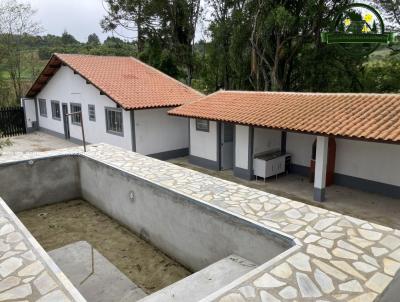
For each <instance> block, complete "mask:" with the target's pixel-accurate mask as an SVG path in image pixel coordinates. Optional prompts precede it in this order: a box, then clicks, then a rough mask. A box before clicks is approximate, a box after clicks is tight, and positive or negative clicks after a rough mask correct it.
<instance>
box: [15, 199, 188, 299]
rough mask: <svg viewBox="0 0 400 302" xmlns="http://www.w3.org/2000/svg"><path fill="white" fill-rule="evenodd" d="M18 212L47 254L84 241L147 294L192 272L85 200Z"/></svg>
mask: <svg viewBox="0 0 400 302" xmlns="http://www.w3.org/2000/svg"><path fill="white" fill-rule="evenodd" d="M17 215H18V217H19V218H20V219H21V221H22V222H23V223H24V224H25V226H26V227H27V228H28V229H29V231H30V232H31V233H32V235H33V236H34V237H35V238H36V239H37V240H38V241H39V243H40V244H41V245H42V246H43V248H44V249H45V250H46V251H47V252H50V255H51V251H53V250H57V249H60V248H63V247H66V246H68V245H69V249H71V246H72V247H73V246H74V244H76V243H77V242H86V243H87V244H88V246H90V247H93V248H94V250H95V252H96V253H99V256H104V257H105V258H106V260H108V261H109V262H110V263H111V264H112V266H114V267H116V268H117V269H118V270H119V271H120V272H121V273H122V274H123V275H125V276H126V277H127V278H128V279H130V280H131V281H132V283H134V284H135V285H137V286H138V287H139V288H140V289H142V290H143V292H144V293H146V294H151V293H153V292H156V291H158V290H160V289H162V288H164V287H166V286H168V285H170V284H172V283H174V282H176V281H178V280H181V279H183V278H185V277H187V276H189V275H190V274H191V272H190V271H189V270H188V269H186V268H185V267H183V266H182V265H180V264H179V263H177V262H176V261H174V260H172V259H171V258H169V257H168V256H166V255H165V254H163V253H162V252H161V251H160V250H158V249H157V248H155V247H153V246H152V245H150V244H149V243H147V242H146V241H144V240H142V239H141V238H139V237H138V236H136V235H135V234H134V233H132V232H131V231H129V230H128V229H126V228H125V227H123V226H121V225H120V224H119V223H117V222H116V221H114V220H113V219H112V218H110V217H108V216H107V215H105V214H104V213H102V212H101V211H99V210H98V209H97V208H95V207H93V206H92V205H91V204H89V203H88V202H86V201H83V200H72V201H68V202H62V203H57V204H53V205H48V206H43V207H40V208H36V209H31V210H27V211H22V212H19V213H17ZM66 248H67V247H66ZM56 262H57V261H56ZM67 276H68V274H67Z"/></svg>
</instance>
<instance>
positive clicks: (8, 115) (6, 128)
mask: <svg viewBox="0 0 400 302" xmlns="http://www.w3.org/2000/svg"><path fill="white" fill-rule="evenodd" d="M25 133H26V128H25V115H24V108H22V107H5V108H0V137H7V136H15V135H21V134H25Z"/></svg>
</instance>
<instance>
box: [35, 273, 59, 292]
mask: <svg viewBox="0 0 400 302" xmlns="http://www.w3.org/2000/svg"><path fill="white" fill-rule="evenodd" d="M33 284H34V285H35V287H36V288H37V290H38V291H39V292H40V294H42V295H44V294H47V293H48V292H49V291H52V290H53V289H55V288H56V287H57V284H56V283H55V282H54V280H53V278H51V277H50V276H49V274H48V273H47V272H43V273H42V274H40V276H39V277H37V279H36V280H35V281H33Z"/></svg>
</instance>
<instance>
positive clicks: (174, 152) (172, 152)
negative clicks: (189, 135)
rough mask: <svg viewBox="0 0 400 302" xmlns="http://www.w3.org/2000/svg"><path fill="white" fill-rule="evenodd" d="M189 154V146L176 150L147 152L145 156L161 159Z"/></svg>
mask: <svg viewBox="0 0 400 302" xmlns="http://www.w3.org/2000/svg"><path fill="white" fill-rule="evenodd" d="M188 154H189V148H183V149H177V150H170V151H165V152H160V153H154V154H149V155H147V156H150V157H154V158H157V159H161V160H167V159H172V158H177V157H183V156H187V155H188Z"/></svg>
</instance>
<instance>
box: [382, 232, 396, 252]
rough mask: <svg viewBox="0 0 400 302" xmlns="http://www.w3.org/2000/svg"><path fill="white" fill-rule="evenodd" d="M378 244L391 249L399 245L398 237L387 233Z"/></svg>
mask: <svg viewBox="0 0 400 302" xmlns="http://www.w3.org/2000/svg"><path fill="white" fill-rule="evenodd" d="M380 244H382V245H383V246H385V247H387V248H388V249H390V250H392V251H393V250H394V249H397V248H398V247H399V246H400V239H399V238H397V237H394V236H392V235H388V236H386V237H385V238H383V239H382V240H381V241H380Z"/></svg>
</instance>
